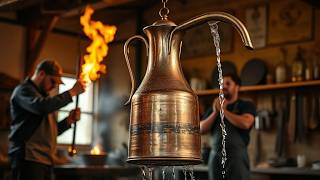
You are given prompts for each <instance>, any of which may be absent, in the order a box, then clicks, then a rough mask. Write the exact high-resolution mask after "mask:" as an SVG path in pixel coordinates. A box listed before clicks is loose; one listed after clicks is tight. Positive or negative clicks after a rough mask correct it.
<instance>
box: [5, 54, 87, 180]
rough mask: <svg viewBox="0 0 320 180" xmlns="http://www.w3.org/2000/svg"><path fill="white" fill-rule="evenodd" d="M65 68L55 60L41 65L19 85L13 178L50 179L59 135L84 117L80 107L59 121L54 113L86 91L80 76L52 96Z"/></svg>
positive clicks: (11, 149)
mask: <svg viewBox="0 0 320 180" xmlns="http://www.w3.org/2000/svg"><path fill="white" fill-rule="evenodd" d="M61 75H62V68H61V66H60V65H59V64H58V63H57V62H55V61H51V60H44V61H42V62H41V63H40V64H38V66H37V68H36V70H35V73H34V74H33V75H32V77H31V78H27V79H26V80H25V81H24V82H23V83H21V84H20V85H18V86H17V87H16V88H15V90H14V91H13V94H12V96H11V106H10V108H11V117H12V122H11V127H10V130H11V131H10V134H9V158H10V162H11V167H12V176H13V178H12V179H13V180H21V179H23V180H45V179H50V176H51V170H52V165H53V156H54V154H55V152H56V145H57V136H58V135H60V134H62V133H63V132H64V131H65V130H67V129H69V128H70V127H71V124H72V123H74V122H76V121H78V120H79V119H80V109H79V108H76V109H75V110H72V111H71V112H70V113H69V116H68V117H66V118H65V119H64V120H62V121H60V122H57V121H56V120H55V119H54V118H53V113H54V112H55V111H57V110H58V109H60V108H62V107H64V106H66V105H67V104H69V103H70V102H72V97H73V96H77V95H79V94H81V93H83V92H84V91H85V82H84V81H83V80H81V79H79V80H78V81H77V82H76V83H75V84H74V86H73V87H72V88H71V89H70V90H68V91H66V92H64V93H61V94H58V95H56V96H49V95H48V94H49V92H50V91H51V90H53V89H54V88H55V87H56V86H57V85H58V84H62V83H63V82H62V81H61Z"/></svg>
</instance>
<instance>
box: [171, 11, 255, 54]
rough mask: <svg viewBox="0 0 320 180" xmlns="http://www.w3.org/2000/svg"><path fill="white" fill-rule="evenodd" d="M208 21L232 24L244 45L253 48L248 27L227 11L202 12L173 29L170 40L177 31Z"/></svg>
mask: <svg viewBox="0 0 320 180" xmlns="http://www.w3.org/2000/svg"><path fill="white" fill-rule="evenodd" d="M208 21H222V22H225V23H227V24H231V25H232V26H233V27H234V28H236V29H237V31H238V32H239V34H240V36H241V39H242V42H243V43H244V45H245V46H246V47H247V48H248V49H250V50H253V45H252V42H251V39H250V36H249V33H248V31H247V29H246V27H245V26H244V25H243V23H242V22H241V21H240V20H239V19H238V18H236V17H234V16H232V15H231V14H228V13H225V12H211V13H206V14H202V15H200V16H196V17H194V18H192V19H190V20H188V21H186V22H184V23H182V24H180V25H179V26H177V27H176V28H175V29H173V31H172V32H171V34H170V40H171V39H172V36H173V35H174V34H175V32H178V31H183V30H187V29H190V28H192V27H195V26H197V25H200V24H203V23H206V22H208ZM169 42H171V41H169Z"/></svg>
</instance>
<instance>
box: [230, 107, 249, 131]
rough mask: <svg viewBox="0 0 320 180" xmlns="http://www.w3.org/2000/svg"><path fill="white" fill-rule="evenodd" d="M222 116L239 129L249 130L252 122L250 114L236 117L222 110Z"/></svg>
mask: <svg viewBox="0 0 320 180" xmlns="http://www.w3.org/2000/svg"><path fill="white" fill-rule="evenodd" d="M224 116H225V118H226V119H227V120H228V121H229V122H230V123H231V124H233V125H234V126H236V127H238V128H240V129H250V128H251V126H252V125H253V122H254V116H253V115H252V114H250V113H244V114H241V115H238V114H235V113H232V112H230V111H228V110H227V109H224Z"/></svg>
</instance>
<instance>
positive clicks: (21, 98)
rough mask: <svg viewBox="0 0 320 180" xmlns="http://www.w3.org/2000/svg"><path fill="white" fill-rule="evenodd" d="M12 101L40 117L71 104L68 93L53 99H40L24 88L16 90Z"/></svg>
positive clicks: (30, 90)
mask: <svg viewBox="0 0 320 180" xmlns="http://www.w3.org/2000/svg"><path fill="white" fill-rule="evenodd" d="M13 101H14V102H15V103H17V104H19V105H20V106H21V107H23V108H25V109H26V110H28V111H30V112H32V113H34V114H37V115H42V114H48V113H51V112H54V111H56V110H58V109H60V108H61V107H63V106H65V105H67V104H68V103H70V102H72V98H71V95H70V93H69V92H64V93H62V94H58V95H56V96H53V97H42V96H39V95H37V93H36V91H35V90H34V89H33V88H32V87H28V86H26V87H21V89H20V90H17V92H16V94H15V96H14V98H13Z"/></svg>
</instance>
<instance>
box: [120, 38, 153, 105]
mask: <svg viewBox="0 0 320 180" xmlns="http://www.w3.org/2000/svg"><path fill="white" fill-rule="evenodd" d="M136 38H137V39H140V40H142V41H143V42H144V44H145V46H146V49H147V56H148V49H149V48H148V41H147V40H146V39H145V38H144V37H142V36H140V35H135V36H132V37H131V38H129V39H128V40H127V41H126V43H125V44H124V47H123V51H124V57H125V58H126V63H127V67H128V70H129V74H130V79H131V92H130V96H129V99H128V100H127V102H126V103H125V105H127V104H128V103H129V102H130V100H131V98H132V96H133V92H134V89H135V83H136V82H135V78H134V75H133V73H132V69H131V66H130V60H129V56H128V54H129V47H128V46H129V44H130V42H132V41H133V40H134V39H136Z"/></svg>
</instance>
